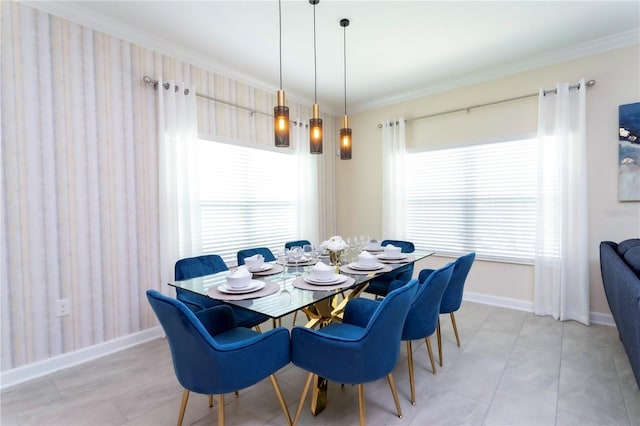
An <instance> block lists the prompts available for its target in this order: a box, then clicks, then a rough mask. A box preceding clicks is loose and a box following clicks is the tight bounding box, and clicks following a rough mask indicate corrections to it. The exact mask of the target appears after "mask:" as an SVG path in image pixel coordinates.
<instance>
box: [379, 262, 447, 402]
mask: <svg viewBox="0 0 640 426" xmlns="http://www.w3.org/2000/svg"><path fill="white" fill-rule="evenodd" d="M453 269H454V264H453V263H449V264H448V265H446V266H444V267H442V268H440V269H436V270H435V271H433V273H431V274H429V276H428V277H427V278H426V280H425V281H424V282H420V284H419V285H418V291H417V293H416V297H415V299H414V300H413V302H412V303H411V307H410V308H409V312H408V313H407V319H406V320H405V322H404V328H403V329H402V340H403V341H406V342H407V357H408V360H407V361H408V362H409V386H410V388H411V404H413V405H415V403H416V393H415V381H414V371H413V350H412V348H411V341H412V340H418V339H424V341H425V343H426V346H427V352H428V353H429V360H430V361H431V371H432V372H433V374H436V364H435V362H434V361H433V351H432V350H431V340H430V339H429V336H431V335H432V334H433V333H435V332H436V328H437V325H438V317H439V314H440V302H441V301H442V295H443V294H444V292H445V290H446V289H447V285H448V284H449V280H450V278H451V275H452V273H453ZM398 285H402V282H401V281H394V282H393V283H391V286H390V289H391V290H392V291H393V289H394V288H396V286H398Z"/></svg>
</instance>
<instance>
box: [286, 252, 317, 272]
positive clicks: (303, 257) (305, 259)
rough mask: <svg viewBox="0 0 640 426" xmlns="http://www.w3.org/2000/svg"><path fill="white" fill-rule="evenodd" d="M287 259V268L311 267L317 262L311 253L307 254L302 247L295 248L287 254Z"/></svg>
mask: <svg viewBox="0 0 640 426" xmlns="http://www.w3.org/2000/svg"><path fill="white" fill-rule="evenodd" d="M286 258H287V259H286V263H285V266H287V267H297V266H311V265H314V264H315V263H316V262H317V260H316V259H314V258H313V256H311V254H310V253H305V251H304V250H303V249H302V247H293V248H292V249H291V250H289V251H288V252H287V254H286Z"/></svg>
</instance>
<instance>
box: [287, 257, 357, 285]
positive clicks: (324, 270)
mask: <svg viewBox="0 0 640 426" xmlns="http://www.w3.org/2000/svg"><path fill="white" fill-rule="evenodd" d="M354 283H355V280H354V279H353V278H351V277H348V276H346V275H341V274H336V273H335V269H334V268H333V267H332V266H329V265H327V264H325V263H323V262H318V263H316V264H315V265H314V266H313V267H312V268H311V273H310V274H308V275H306V276H304V277H299V278H296V279H295V280H294V281H293V286H294V287H296V288H300V289H303V290H314V291H317V290H325V291H329V290H337V289H340V288H348V287H351V286H352V285H353V284H354Z"/></svg>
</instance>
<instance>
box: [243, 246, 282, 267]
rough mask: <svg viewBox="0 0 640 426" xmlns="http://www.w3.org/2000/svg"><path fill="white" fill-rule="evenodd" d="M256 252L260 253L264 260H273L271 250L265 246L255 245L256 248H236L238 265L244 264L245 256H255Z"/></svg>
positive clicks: (274, 258)
mask: <svg viewBox="0 0 640 426" xmlns="http://www.w3.org/2000/svg"><path fill="white" fill-rule="evenodd" d="M256 254H261V255H262V256H263V257H264V261H265V262H274V261H275V260H276V257H275V256H274V255H273V253H272V252H271V250H269V249H268V248H267V247H256V248H248V249H243V250H238V253H236V257H237V259H238V266H240V265H244V260H245V259H246V258H247V257H251V256H255V255H256Z"/></svg>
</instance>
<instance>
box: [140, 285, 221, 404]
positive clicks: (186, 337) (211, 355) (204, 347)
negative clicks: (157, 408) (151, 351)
mask: <svg viewBox="0 0 640 426" xmlns="http://www.w3.org/2000/svg"><path fill="white" fill-rule="evenodd" d="M147 299H149V303H150V304H151V307H152V308H153V311H154V312H155V313H156V316H157V317H158V320H159V321H160V324H161V325H162V328H163V329H164V332H165V333H166V335H167V341H168V342H169V348H170V349H171V358H172V360H173V368H174V370H175V374H176V377H177V378H178V381H179V382H180V384H181V385H182V387H184V388H185V389H188V390H190V391H193V392H198V393H204V394H208V393H213V394H215V393H217V392H212V390H213V389H217V388H220V387H222V386H221V383H218V382H219V381H220V380H221V379H222V377H221V376H222V375H223V374H224V371H223V370H222V371H221V369H220V367H219V366H218V365H216V362H215V359H216V358H217V357H218V353H217V351H216V346H217V344H216V342H215V340H214V339H213V337H211V335H210V334H209V333H208V332H207V330H206V329H205V328H204V326H203V325H202V323H201V322H200V321H199V320H198V319H197V318H196V316H195V314H194V313H193V312H191V311H190V310H189V309H188V308H187V307H186V306H185V305H184V304H183V303H182V302H180V301H178V300H176V299H172V298H170V297H166V296H164V295H162V294H160V293H159V292H158V291H156V290H147ZM225 309H226V307H225Z"/></svg>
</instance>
